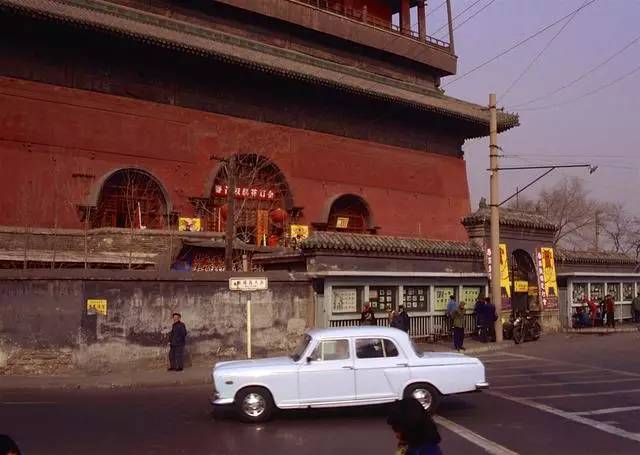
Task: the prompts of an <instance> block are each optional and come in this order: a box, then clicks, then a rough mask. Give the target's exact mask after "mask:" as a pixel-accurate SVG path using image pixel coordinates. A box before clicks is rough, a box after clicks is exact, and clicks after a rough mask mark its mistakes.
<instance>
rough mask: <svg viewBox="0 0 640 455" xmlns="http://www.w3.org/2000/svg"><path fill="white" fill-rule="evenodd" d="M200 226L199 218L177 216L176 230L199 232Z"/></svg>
mask: <svg viewBox="0 0 640 455" xmlns="http://www.w3.org/2000/svg"><path fill="white" fill-rule="evenodd" d="M201 228H202V222H201V221H200V218H182V217H180V218H178V230H179V231H190V232H199V231H200V230H201Z"/></svg>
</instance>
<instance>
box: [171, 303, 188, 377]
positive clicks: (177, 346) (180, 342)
mask: <svg viewBox="0 0 640 455" xmlns="http://www.w3.org/2000/svg"><path fill="white" fill-rule="evenodd" d="M172 317H173V326H172V327H171V333H170V334H169V365H170V366H169V371H182V369H183V367H184V364H183V357H184V346H185V344H187V327H186V326H185V325H184V322H182V321H181V320H180V319H181V318H182V316H181V315H180V313H173V315H172Z"/></svg>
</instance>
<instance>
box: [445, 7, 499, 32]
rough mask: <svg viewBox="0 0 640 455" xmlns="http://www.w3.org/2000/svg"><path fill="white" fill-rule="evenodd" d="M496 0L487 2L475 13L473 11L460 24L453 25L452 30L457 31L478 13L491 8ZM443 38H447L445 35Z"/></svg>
mask: <svg viewBox="0 0 640 455" xmlns="http://www.w3.org/2000/svg"><path fill="white" fill-rule="evenodd" d="M495 1H496V0H491V1H490V2H489V3H487V4H486V5H484V6H483V7H482V8H480V9H479V10H478V11H476V12H475V13H473V14H472V15H471V16H469V17H468V18H466V19H465V20H464V21H462V22H460V23H459V24H458V25H456V26H455V27H453V30H452V31H456V30H458V29H459V28H460V27H462V26H463V25H464V24H466V23H467V22H469V21H470V20H471V19H473V18H474V17H476V16H477V15H478V14H480V13H481V12H483V11H484V10H485V9H487V8H489V7H490V6H491V4H492V3H494V2H495ZM443 38H446V36H445V37H443Z"/></svg>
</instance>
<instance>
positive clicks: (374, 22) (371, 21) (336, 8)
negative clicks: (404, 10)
mask: <svg viewBox="0 0 640 455" xmlns="http://www.w3.org/2000/svg"><path fill="white" fill-rule="evenodd" d="M289 1H293V2H295V3H303V4H305V5H309V6H312V7H314V8H318V9H321V10H324V11H329V12H331V13H334V14H338V15H340V16H344V17H347V18H349V19H352V20H355V21H358V22H363V23H365V24H367V25H370V26H372V27H375V28H381V29H384V30H387V31H390V32H393V33H397V34H399V35H404V36H406V37H408V38H411V39H414V40H416V41H420V42H425V43H429V44H434V45H436V46H438V47H442V48H444V49H449V48H450V44H449V43H447V42H446V41H442V40H440V39H438V38H435V37H433V36H425V37H424V38H421V37H420V33H419V32H417V31H415V30H407V29H402V28H401V27H400V26H399V25H396V24H394V23H392V22H391V21H387V20H384V19H381V18H379V17H376V16H372V15H370V14H368V13H367V10H366V7H365V8H364V9H357V8H353V7H350V6H346V5H344V4H342V3H340V2H337V1H335V0H333V1H331V0H289Z"/></svg>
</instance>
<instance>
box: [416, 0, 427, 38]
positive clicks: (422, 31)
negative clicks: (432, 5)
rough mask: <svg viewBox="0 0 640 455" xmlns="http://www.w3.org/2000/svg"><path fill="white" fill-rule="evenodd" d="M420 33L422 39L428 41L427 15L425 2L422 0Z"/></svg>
mask: <svg viewBox="0 0 640 455" xmlns="http://www.w3.org/2000/svg"><path fill="white" fill-rule="evenodd" d="M418 35H419V36H420V41H426V39H427V16H426V15H425V2H424V1H422V0H420V1H419V2H418Z"/></svg>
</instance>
